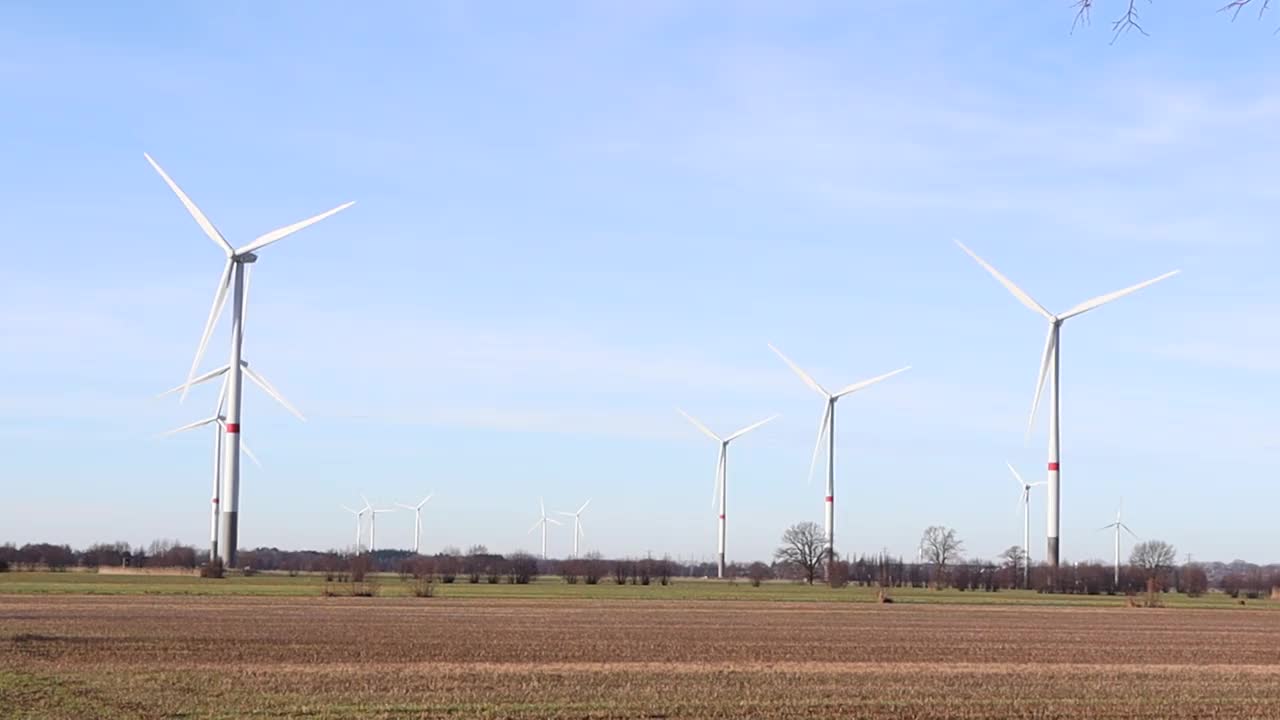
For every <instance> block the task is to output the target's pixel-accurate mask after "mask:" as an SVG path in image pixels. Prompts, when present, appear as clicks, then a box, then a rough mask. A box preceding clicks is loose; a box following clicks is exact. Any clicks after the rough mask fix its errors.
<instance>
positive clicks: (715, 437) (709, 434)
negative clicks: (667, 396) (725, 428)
mask: <svg viewBox="0 0 1280 720" xmlns="http://www.w3.org/2000/svg"><path fill="white" fill-rule="evenodd" d="M676 412H678V413H680V414H681V415H683V416H684V419H685V420H688V421H689V422H691V423H693V426H694V427H696V428H698V429H699V430H701V431H702V433H703V434H704V435H706V436H707V437H709V438H711V439H712V440H715V441H716V442H720V436H719V435H716V434H715V433H713V432H711V428H708V427H707V426H706V425H703V424H702V423H700V422H698V419H697V418H695V417H694V416H692V415H690V414H689V413H687V412H685V411H683V410H681V409H680V408H676Z"/></svg>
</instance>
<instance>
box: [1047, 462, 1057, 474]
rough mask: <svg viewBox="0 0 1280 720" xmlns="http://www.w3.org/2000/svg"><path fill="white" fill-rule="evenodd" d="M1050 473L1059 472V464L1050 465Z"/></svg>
mask: <svg viewBox="0 0 1280 720" xmlns="http://www.w3.org/2000/svg"><path fill="white" fill-rule="evenodd" d="M1049 471H1050V472H1058V463H1049Z"/></svg>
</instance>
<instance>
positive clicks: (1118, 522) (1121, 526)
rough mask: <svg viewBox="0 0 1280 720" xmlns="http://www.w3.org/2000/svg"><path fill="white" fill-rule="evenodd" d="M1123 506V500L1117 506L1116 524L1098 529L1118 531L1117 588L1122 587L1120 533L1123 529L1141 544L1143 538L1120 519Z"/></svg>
mask: <svg viewBox="0 0 1280 720" xmlns="http://www.w3.org/2000/svg"><path fill="white" fill-rule="evenodd" d="M1123 505H1124V501H1123V500H1122V501H1120V505H1117V506H1116V521H1115V522H1113V523H1111V524H1109V525H1103V526H1102V527H1100V528H1098V530H1110V529H1113V528H1114V529H1115V531H1116V587H1117V588H1118V587H1120V531H1121V530H1122V529H1123V530H1124V531H1125V532H1127V533H1129V534H1130V535H1132V536H1133V539H1134V540H1137V541H1139V542H1141V541H1142V538H1140V537H1138V535H1137V533H1135V532H1134V531H1133V530H1130V529H1129V526H1128V525H1125V524H1124V521H1123V520H1121V519H1120V507H1121V506H1123Z"/></svg>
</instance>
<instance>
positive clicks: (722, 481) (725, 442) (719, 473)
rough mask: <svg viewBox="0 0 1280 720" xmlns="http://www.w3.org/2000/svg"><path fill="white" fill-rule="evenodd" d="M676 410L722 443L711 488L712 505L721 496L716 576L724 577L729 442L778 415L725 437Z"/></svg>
mask: <svg viewBox="0 0 1280 720" xmlns="http://www.w3.org/2000/svg"><path fill="white" fill-rule="evenodd" d="M676 412H678V413H680V414H681V415H683V416H684V418H685V419H686V420H688V421H689V422H691V423H693V426H694V427H696V428H698V429H699V430H701V431H702V433H703V434H704V435H706V436H707V437H709V438H711V439H712V440H715V441H716V442H717V443H718V444H719V445H720V455H719V457H718V458H716V479H715V485H714V486H713V487H712V490H711V502H712V505H713V506H714V504H715V501H716V497H717V496H719V498H720V518H719V520H717V521H716V577H721V578H722V577H724V544H725V543H724V541H725V485H726V480H727V478H726V476H727V475H728V470H729V443H731V442H733V441H734V440H736V439H737V438H740V437H742V436H743V435H746V434H747V433H749V432H751V431H752V430H755V429H756V428H758V427H760V426H761V425H764V424H765V423H767V422H769V421H770V420H773V419H774V418H776V417H778V416H777V415H772V416H770V417H767V418H765V419H764V420H761V421H760V422H758V423H755V424H753V425H748V426H746V427H744V428H742V429H741V430H739V431H737V432H735V433H732V434H730V435H727V436H725V437H720V436H719V435H717V434H715V433H713V432H711V430H710V429H709V428H708V427H707V426H706V425H703V424H702V423H700V422H698V420H697V419H696V418H694V417H693V416H692V415H690V414H689V413H687V412H685V411H683V410H681V409H680V408H676Z"/></svg>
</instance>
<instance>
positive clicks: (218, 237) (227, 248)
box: [142, 153, 235, 257]
mask: <svg viewBox="0 0 1280 720" xmlns="http://www.w3.org/2000/svg"><path fill="white" fill-rule="evenodd" d="M142 156H143V157H145V158H146V159H147V162H149V163H151V167H153V168H155V170H156V172H158V173H160V177H162V178H164V182H165V184H166V185H168V186H169V189H170V190H172V191H173V194H174V195H177V196H178V199H179V200H181V201H182V204H183V206H184V207H186V208H187V212H189V213H191V217H193V218H195V219H196V224H197V225H199V226H200V229H201V230H203V231H204V234H205V235H208V236H209V239H210V240H213V241H214V242H215V243H217V244H218V247H220V248H222V251H223V252H225V253H226V254H227V257H231V256H232V255H233V254H234V253H235V250H233V249H232V247H231V243H229V242H227V239H226V238H224V237H222V233H220V232H218V228H216V227H214V226H213V223H211V222H209V218H207V217H205V216H204V213H202V212H200V208H198V207H196V204H195V203H193V202H191V198H189V197H187V194H186V193H184V192H182V188H180V187H178V183H176V182H174V181H173V179H172V178H170V177H169V174H168V173H166V172H165V171H164V170H163V169H162V168H161V167H160V165H159V164H157V163H156V161H155V160H152V159H151V156H150V155H148V154H147V153H142Z"/></svg>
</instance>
